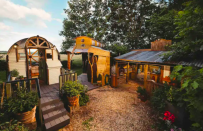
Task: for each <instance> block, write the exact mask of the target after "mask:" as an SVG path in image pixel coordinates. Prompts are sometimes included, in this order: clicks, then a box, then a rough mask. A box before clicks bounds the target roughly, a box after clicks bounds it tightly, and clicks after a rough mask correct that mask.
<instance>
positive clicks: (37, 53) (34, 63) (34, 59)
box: [27, 49, 47, 85]
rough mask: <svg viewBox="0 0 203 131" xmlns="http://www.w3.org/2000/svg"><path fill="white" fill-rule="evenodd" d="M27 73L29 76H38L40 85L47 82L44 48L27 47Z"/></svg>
mask: <svg viewBox="0 0 203 131" xmlns="http://www.w3.org/2000/svg"><path fill="white" fill-rule="evenodd" d="M27 56H28V73H29V77H30V78H38V79H39V83H40V85H43V84H47V66H46V54H45V49H27Z"/></svg>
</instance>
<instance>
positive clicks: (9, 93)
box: [3, 78, 43, 124]
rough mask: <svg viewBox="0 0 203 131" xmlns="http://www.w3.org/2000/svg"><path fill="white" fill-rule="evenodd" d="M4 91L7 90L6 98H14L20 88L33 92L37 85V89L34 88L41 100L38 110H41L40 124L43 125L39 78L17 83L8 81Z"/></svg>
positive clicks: (17, 81)
mask: <svg viewBox="0 0 203 131" xmlns="http://www.w3.org/2000/svg"><path fill="white" fill-rule="evenodd" d="M3 85H4V87H3V89H5V95H6V98H7V99H8V98H10V97H12V95H13V93H14V91H15V90H16V89H18V88H22V87H23V88H26V89H27V90H28V91H32V90H33V85H35V86H36V87H35V88H34V89H35V91H36V92H37V94H38V98H39V103H38V109H39V118H40V122H41V124H42V123H43V121H42V112H41V111H42V110H41V100H40V99H41V93H40V85H39V79H38V78H31V79H23V80H15V81H10V80H7V82H5V83H4V84H3Z"/></svg>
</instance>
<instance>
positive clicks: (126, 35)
mask: <svg viewBox="0 0 203 131" xmlns="http://www.w3.org/2000/svg"><path fill="white" fill-rule="evenodd" d="M68 4H69V9H66V10H65V12H66V13H67V17H68V18H66V19H65V20H64V27H63V30H62V31H61V33H60V35H62V36H64V37H65V40H64V42H63V44H62V50H65V49H67V48H68V47H70V46H71V45H73V43H74V42H73V38H74V37H76V36H81V35H86V36H90V37H92V38H94V39H96V40H98V41H100V42H102V43H104V44H106V45H109V46H110V45H111V44H112V43H115V42H120V43H122V44H123V45H125V46H126V47H127V48H128V49H138V48H148V47H149V45H150V39H149V38H150V35H151V34H149V33H148V34H147V33H146V32H148V30H147V28H146V27H145V25H146V21H147V20H148V19H149V18H150V16H151V15H152V14H153V13H154V12H155V10H156V8H157V7H156V5H155V4H154V3H152V0H130V1H126V0H78V1H74V0H70V1H69V2H68Z"/></svg>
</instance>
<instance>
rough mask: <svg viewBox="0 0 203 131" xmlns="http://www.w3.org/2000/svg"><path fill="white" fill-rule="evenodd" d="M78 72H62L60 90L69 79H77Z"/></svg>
mask: <svg viewBox="0 0 203 131" xmlns="http://www.w3.org/2000/svg"><path fill="white" fill-rule="evenodd" d="M77 78H78V76H77V73H75V72H69V73H66V74H62V75H60V76H59V91H60V92H61V87H62V86H63V85H64V83H65V82H67V81H77Z"/></svg>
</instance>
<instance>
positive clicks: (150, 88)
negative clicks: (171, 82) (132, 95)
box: [146, 80, 164, 97]
mask: <svg viewBox="0 0 203 131" xmlns="http://www.w3.org/2000/svg"><path fill="white" fill-rule="evenodd" d="M163 86H164V85H163V84H161V83H156V82H155V81H154V80H147V88H146V91H147V93H148V95H149V96H150V97H151V96H152V92H153V91H154V90H155V89H157V88H162V87H163Z"/></svg>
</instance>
